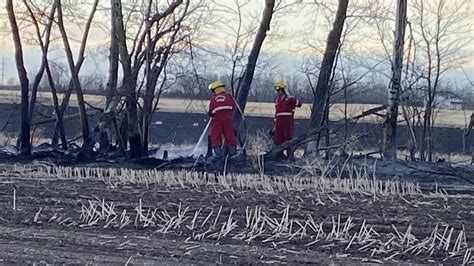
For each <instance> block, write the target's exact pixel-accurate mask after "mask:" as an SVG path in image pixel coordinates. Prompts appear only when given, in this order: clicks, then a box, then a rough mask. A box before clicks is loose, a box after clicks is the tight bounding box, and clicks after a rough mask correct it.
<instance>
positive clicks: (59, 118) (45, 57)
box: [23, 0, 67, 149]
mask: <svg viewBox="0 0 474 266" xmlns="http://www.w3.org/2000/svg"><path fill="white" fill-rule="evenodd" d="M23 3H24V4H25V6H26V8H27V9H28V13H29V14H30V17H31V19H32V21H33V24H34V26H35V30H36V36H37V38H38V42H39V44H40V48H41V51H42V62H41V66H40V70H39V71H38V74H37V75H36V78H35V81H34V83H33V89H32V92H31V93H32V95H31V101H30V110H29V111H30V113H29V119H30V120H29V121H30V123H31V121H32V118H33V108H34V105H35V102H36V92H37V89H38V85H39V83H40V81H41V79H42V77H43V73H44V70H46V74H47V78H48V83H49V86H50V87H51V93H52V97H53V105H54V111H55V113H56V116H57V122H58V124H60V125H61V128H62V130H63V131H62V132H61V144H62V145H63V147H64V148H65V149H66V148H67V140H66V135H65V134H64V123H63V114H62V112H61V110H60V108H59V101H58V94H57V91H56V86H55V84H54V80H53V76H52V74H51V70H50V68H49V62H48V48H49V43H50V35H51V28H52V24H53V20H54V19H53V17H54V13H55V12H56V4H53V6H52V7H51V13H50V15H49V19H50V20H49V22H48V25H47V26H46V36H45V40H44V42H43V39H42V36H41V32H40V28H39V24H38V21H37V20H36V17H35V15H34V13H33V11H32V10H31V8H30V6H29V4H28V2H27V1H25V0H24V1H23ZM56 146H57V143H56V144H55V145H53V147H56Z"/></svg>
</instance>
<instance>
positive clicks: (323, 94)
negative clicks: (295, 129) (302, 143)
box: [307, 0, 349, 153]
mask: <svg viewBox="0 0 474 266" xmlns="http://www.w3.org/2000/svg"><path fill="white" fill-rule="evenodd" d="M348 4H349V0H339V2H338V7H337V11H336V18H335V20H334V24H333V28H332V30H331V31H330V32H329V35H328V38H327V44H326V50H325V52H324V57H323V60H322V62H321V68H320V72H319V75H318V81H317V84H316V90H315V92H314V98H313V109H312V110H311V120H310V123H309V127H308V132H310V131H315V130H317V129H319V128H320V127H322V126H323V122H324V117H325V113H326V108H325V105H326V103H327V98H328V91H329V81H330V78H331V73H332V70H333V67H334V60H335V58H336V54H337V50H338V48H339V44H340V42H341V35H342V31H343V28H344V21H345V19H346V14H347V6H348ZM316 150H317V145H316V144H315V143H314V142H313V143H312V144H310V145H308V148H307V152H310V153H311V152H316Z"/></svg>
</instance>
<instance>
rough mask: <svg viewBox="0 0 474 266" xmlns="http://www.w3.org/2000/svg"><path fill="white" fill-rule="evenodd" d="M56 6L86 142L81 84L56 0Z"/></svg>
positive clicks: (86, 125) (93, 10) (87, 128)
mask: <svg viewBox="0 0 474 266" xmlns="http://www.w3.org/2000/svg"><path fill="white" fill-rule="evenodd" d="M98 2H99V1H98V0H95V2H94V4H93V7H92V11H91V17H93V16H94V13H95V11H96V8H97V4H98ZM56 5H57V9H58V26H59V31H60V32H61V36H62V39H63V43H64V50H65V52H66V57H67V62H68V66H69V70H70V72H71V78H72V83H73V86H74V88H75V90H76V96H77V103H78V105H79V114H80V118H81V128H82V139H83V141H84V142H85V141H86V140H87V138H88V137H89V122H88V119H87V113H86V106H85V103H84V95H83V93H82V87H81V83H80V81H79V73H78V72H79V71H78V70H77V69H76V67H75V64H74V58H73V55H72V50H71V46H70V45H69V39H68V37H67V33H66V29H65V27H64V21H63V12H62V6H61V0H56Z"/></svg>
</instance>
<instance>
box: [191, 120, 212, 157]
mask: <svg viewBox="0 0 474 266" xmlns="http://www.w3.org/2000/svg"><path fill="white" fill-rule="evenodd" d="M211 121H212V117H211V118H210V119H209V121H208V122H207V125H206V127H205V128H204V131H202V134H201V136H200V137H199V140H198V142H197V143H196V146H194V149H193V151H192V152H191V154H190V156H194V153H195V152H196V151H197V149H198V147H199V145H201V142H202V140H203V139H204V136H205V135H206V133H207V130H209V125H210V124H211Z"/></svg>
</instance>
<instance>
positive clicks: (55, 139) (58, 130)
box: [52, 0, 98, 148]
mask: <svg viewBox="0 0 474 266" xmlns="http://www.w3.org/2000/svg"><path fill="white" fill-rule="evenodd" d="M97 4H98V0H95V1H94V5H93V9H92V10H91V13H90V14H89V18H88V19H87V22H86V25H85V27H84V33H83V34H82V39H81V47H80V48H79V55H78V56H77V62H76V65H75V71H76V72H77V74H78V75H79V72H80V70H81V67H82V63H83V62H84V54H85V50H86V45H87V38H88V36H89V30H90V28H91V25H92V19H93V18H94V14H95V11H96V8H97ZM73 90H74V83H73V81H72V79H71V80H70V81H69V84H68V89H67V91H66V93H65V94H64V97H63V100H62V103H61V113H62V114H61V115H62V116H64V112H65V111H66V108H67V106H68V105H69V98H70V96H71V93H72V91H73ZM58 133H59V134H64V138H65V130H64V125H60V124H59V123H56V125H55V128H54V132H53V137H52V143H53V146H55V145H57V143H58ZM61 138H63V136H61ZM65 148H67V147H65Z"/></svg>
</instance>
